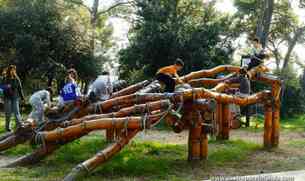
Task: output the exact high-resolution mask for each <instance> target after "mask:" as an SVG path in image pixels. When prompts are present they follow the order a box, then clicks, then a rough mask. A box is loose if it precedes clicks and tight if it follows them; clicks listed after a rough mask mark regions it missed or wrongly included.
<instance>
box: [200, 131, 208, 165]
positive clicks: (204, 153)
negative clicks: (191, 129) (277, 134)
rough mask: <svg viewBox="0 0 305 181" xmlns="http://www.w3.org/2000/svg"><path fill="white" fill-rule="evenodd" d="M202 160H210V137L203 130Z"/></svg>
mask: <svg viewBox="0 0 305 181" xmlns="http://www.w3.org/2000/svg"><path fill="white" fill-rule="evenodd" d="M200 147H201V149H200V159H201V160H207V158H208V136H207V134H206V133H205V132H204V130H203V129H202V133H201V140H200Z"/></svg>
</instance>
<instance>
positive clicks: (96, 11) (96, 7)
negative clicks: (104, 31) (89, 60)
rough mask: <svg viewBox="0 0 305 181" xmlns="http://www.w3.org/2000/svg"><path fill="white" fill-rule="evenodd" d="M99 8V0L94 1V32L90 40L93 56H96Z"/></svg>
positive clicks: (92, 24) (92, 28)
mask: <svg viewBox="0 0 305 181" xmlns="http://www.w3.org/2000/svg"><path fill="white" fill-rule="evenodd" d="M98 7H99V0H94V2H93V5H92V11H91V21H90V23H91V31H92V37H91V40H90V46H91V51H92V54H93V55H94V51H95V37H96V33H95V29H96V23H97V19H98Z"/></svg>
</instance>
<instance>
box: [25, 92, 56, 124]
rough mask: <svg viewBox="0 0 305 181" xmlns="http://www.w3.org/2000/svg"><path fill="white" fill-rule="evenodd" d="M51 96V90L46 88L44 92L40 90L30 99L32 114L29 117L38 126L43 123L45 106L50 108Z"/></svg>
mask: <svg viewBox="0 0 305 181" xmlns="http://www.w3.org/2000/svg"><path fill="white" fill-rule="evenodd" d="M51 94H52V89H51V88H47V89H46V90H40V91H37V92H35V93H34V94H33V95H32V96H31V97H30V100H29V102H30V104H31V106H32V112H31V113H30V115H29V117H30V118H32V119H33V120H34V121H35V122H36V123H37V124H38V125H40V124H41V123H43V121H44V109H45V105H46V106H48V107H50V106H51Z"/></svg>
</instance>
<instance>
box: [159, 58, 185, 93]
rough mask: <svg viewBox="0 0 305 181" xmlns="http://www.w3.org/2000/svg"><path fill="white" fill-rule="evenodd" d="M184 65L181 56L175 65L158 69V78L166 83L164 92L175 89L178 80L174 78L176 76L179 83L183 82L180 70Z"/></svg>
mask: <svg viewBox="0 0 305 181" xmlns="http://www.w3.org/2000/svg"><path fill="white" fill-rule="evenodd" d="M183 66H184V62H183V61H182V60H181V59H180V58H177V59H176V62H175V64H174V65H169V66H166V67H162V68H160V69H159V70H158V72H157V74H156V79H157V80H158V81H159V82H161V83H162V84H164V85H165V90H164V92H174V91H175V86H176V82H175V79H174V78H176V79H177V81H178V82H179V83H182V80H181V79H180V77H179V75H178V72H179V71H180V70H182V68H183Z"/></svg>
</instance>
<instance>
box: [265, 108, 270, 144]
mask: <svg viewBox="0 0 305 181" xmlns="http://www.w3.org/2000/svg"><path fill="white" fill-rule="evenodd" d="M271 137H272V107H271V105H265V123H264V147H265V148H271V145H272V144H271Z"/></svg>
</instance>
